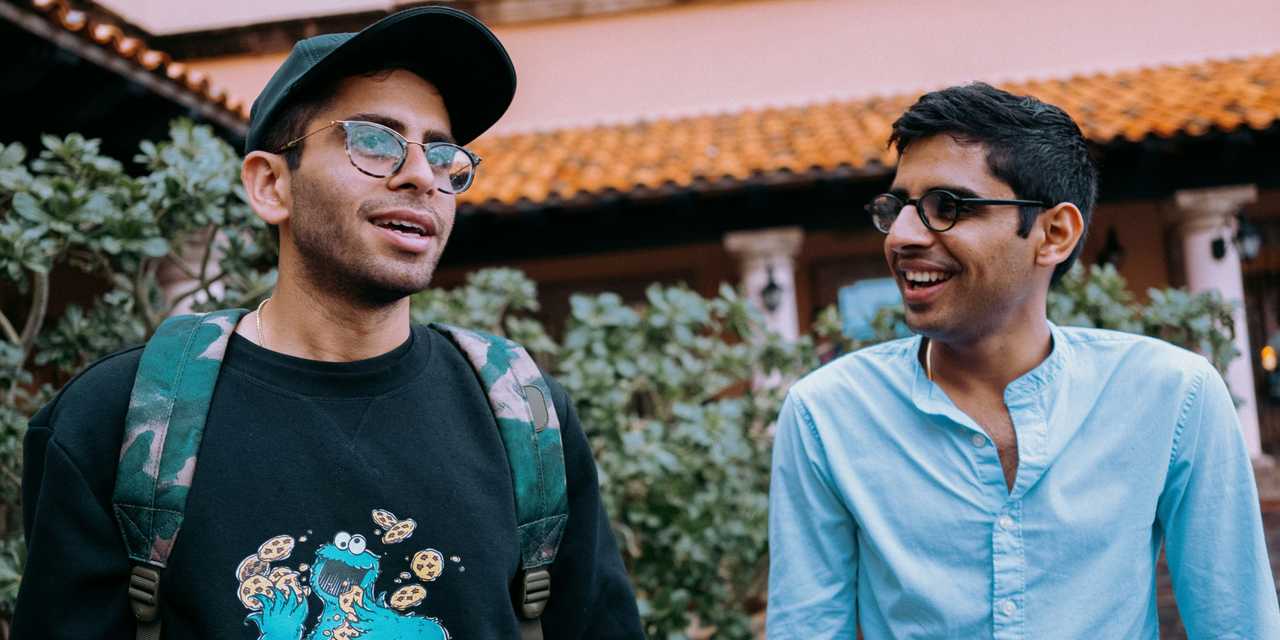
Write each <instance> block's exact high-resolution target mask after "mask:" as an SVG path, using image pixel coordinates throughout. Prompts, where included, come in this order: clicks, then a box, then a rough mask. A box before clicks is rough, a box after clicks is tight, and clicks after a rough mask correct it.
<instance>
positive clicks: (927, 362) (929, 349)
mask: <svg viewBox="0 0 1280 640" xmlns="http://www.w3.org/2000/svg"><path fill="white" fill-rule="evenodd" d="M263 302H266V300H263ZM258 332H259V333H261V332H262V330H261V329H259V330H258ZM924 375H925V377H926V378H928V379H929V382H933V340H932V339H930V340H929V342H928V343H927V344H925V345H924Z"/></svg>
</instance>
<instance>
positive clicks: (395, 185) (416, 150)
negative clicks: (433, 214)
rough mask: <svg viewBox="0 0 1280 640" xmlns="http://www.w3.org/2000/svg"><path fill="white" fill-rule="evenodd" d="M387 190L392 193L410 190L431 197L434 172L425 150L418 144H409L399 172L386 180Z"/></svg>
mask: <svg viewBox="0 0 1280 640" xmlns="http://www.w3.org/2000/svg"><path fill="white" fill-rule="evenodd" d="M387 188H388V189H391V190H392V191H401V190H412V191H421V192H422V193H424V194H427V195H431V194H433V193H434V192H435V191H436V190H437V189H436V176H435V172H434V171H432V169H431V164H430V163H428V162H427V149H426V147H424V146H422V145H420V144H412V143H411V144H410V145H409V149H408V151H407V152H406V153H405V157H404V164H402V165H400V170H399V171H397V172H396V173H395V174H394V175H392V176H391V177H390V178H387Z"/></svg>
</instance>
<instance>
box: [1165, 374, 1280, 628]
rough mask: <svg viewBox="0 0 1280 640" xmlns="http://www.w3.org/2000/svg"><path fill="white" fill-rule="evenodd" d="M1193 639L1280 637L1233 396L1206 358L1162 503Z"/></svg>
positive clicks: (1279, 614) (1176, 583)
mask: <svg viewBox="0 0 1280 640" xmlns="http://www.w3.org/2000/svg"><path fill="white" fill-rule="evenodd" d="M1157 518H1158V520H1159V524H1160V526H1161V527H1162V528H1163V529H1164V532H1165V554H1166V556H1167V558H1168V562H1169V571H1170V574H1171V575H1172V578H1173V590H1174V594H1175V596H1176V598H1177V601H1178V611H1179V613H1181V615H1182V622H1183V625H1184V626H1185V627H1186V629H1187V632H1188V634H1189V635H1190V637H1192V638H1280V608H1278V607H1277V603H1276V585H1275V582H1274V581H1273V578H1272V575H1271V564H1270V562H1269V561H1268V559H1267V547H1266V540H1265V536H1264V533H1263V528H1262V515H1261V511H1260V508H1259V504H1258V491H1257V485H1255V484H1254V478H1253V468H1252V466H1251V465H1250V462H1249V454H1248V451H1247V450H1246V448H1245V444H1244V437H1243V434H1242V433H1241V430H1240V420H1239V417H1238V415H1237V414H1236V409H1235V406H1234V405H1233V403H1232V401H1231V395H1230V393H1229V392H1228V391H1227V387H1226V384H1225V383H1223V381H1222V377H1221V376H1220V375H1218V373H1217V372H1216V371H1215V370H1213V369H1212V368H1211V367H1209V366H1208V365H1207V363H1206V366H1205V367H1204V370H1203V371H1201V372H1200V379H1199V380H1197V382H1196V383H1195V384H1194V385H1193V387H1192V390H1191V392H1190V394H1189V395H1188V397H1187V399H1186V400H1185V402H1184V408H1183V410H1182V416H1181V420H1180V422H1179V425H1178V431H1177V432H1176V433H1175V436H1174V449H1173V456H1172V460H1171V461H1170V467H1169V475H1168V477H1167V479H1166V481H1165V487H1164V492H1163V493H1162V494H1161V496H1160V501H1159V504H1158V507H1157Z"/></svg>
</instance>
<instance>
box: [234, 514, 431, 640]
mask: <svg viewBox="0 0 1280 640" xmlns="http://www.w3.org/2000/svg"><path fill="white" fill-rule="evenodd" d="M367 544H368V543H367V541H366V540H365V538H364V536H361V535H351V534H349V533H347V532H345V531H340V532H338V534H337V535H335V536H334V537H333V542H331V543H326V544H322V545H320V548H319V549H317V550H316V559H315V563H314V564H313V565H312V569H311V576H312V577H311V586H312V591H311V593H312V595H314V596H316V597H317V598H319V599H320V603H321V607H322V608H321V611H320V617H319V622H318V623H317V624H316V626H315V627H313V628H312V629H311V633H309V634H307V636H306V637H307V640H331V639H332V638H334V637H338V638H342V637H344V632H345V637H350V638H359V639H360V640H448V639H449V637H450V636H449V632H448V631H447V630H445V628H444V627H442V626H440V623H439V621H437V620H436V619H435V618H425V617H419V616H417V615H416V614H412V613H410V614H402V613H399V612H397V611H395V610H394V609H392V608H391V607H389V606H387V603H386V594H379V593H377V591H376V590H375V588H374V583H375V582H376V581H377V579H378V573H379V557H378V556H376V555H374V554H373V552H371V551H369V550H368V549H366V548H365V547H366V545H367ZM353 587H360V589H361V592H362V593H363V598H362V599H361V600H356V601H354V602H352V603H351V612H352V613H351V615H348V614H347V612H345V611H343V610H342V607H341V603H340V597H341V596H342V594H344V593H348V592H349V591H351V590H352V588H353ZM255 597H256V598H257V599H258V601H259V602H261V603H262V610H261V611H258V612H255V613H251V614H249V616H248V618H246V620H247V621H253V622H254V623H255V624H257V625H258V631H259V632H260V633H261V635H260V636H259V640H300V639H301V638H302V637H303V632H304V631H305V625H306V618H307V613H308V612H309V610H310V608H309V606H308V604H307V601H306V597H305V596H302V595H300V594H297V593H295V592H293V591H290V590H288V589H284V590H281V589H275V590H274V592H273V595H272V596H270V597H268V596H265V595H258V596H255ZM343 627H347V628H346V629H342V628H343ZM335 632H336V634H335Z"/></svg>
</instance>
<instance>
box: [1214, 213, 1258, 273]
mask: <svg viewBox="0 0 1280 640" xmlns="http://www.w3.org/2000/svg"><path fill="white" fill-rule="evenodd" d="M1228 240H1230V242H1231V244H1233V245H1235V247H1236V252H1237V253H1239V254H1240V259H1241V260H1243V261H1245V262H1248V261H1249V260H1253V259H1254V258H1256V257H1258V254H1259V253H1262V240H1263V238H1262V233H1261V232H1260V231H1258V227H1257V225H1255V224H1253V223H1252V222H1250V221H1249V219H1248V218H1246V217H1244V212H1243V211H1240V212H1237V213H1236V232H1235V234H1234V235H1231V236H1227V235H1221V236H1218V237H1216V238H1214V239H1213V240H1211V241H1210V244H1209V251H1210V253H1212V255H1213V259H1214V260H1221V259H1223V258H1225V257H1226V256H1227V241H1228Z"/></svg>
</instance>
